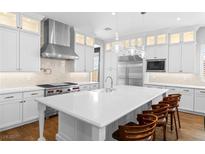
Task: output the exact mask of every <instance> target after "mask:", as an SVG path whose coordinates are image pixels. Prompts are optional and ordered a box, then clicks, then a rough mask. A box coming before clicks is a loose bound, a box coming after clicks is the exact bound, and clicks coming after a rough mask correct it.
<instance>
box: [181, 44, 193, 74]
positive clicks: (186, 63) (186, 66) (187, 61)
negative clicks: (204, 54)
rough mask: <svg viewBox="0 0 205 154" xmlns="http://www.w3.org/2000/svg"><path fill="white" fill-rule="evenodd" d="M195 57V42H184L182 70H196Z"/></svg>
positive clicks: (186, 71)
mask: <svg viewBox="0 0 205 154" xmlns="http://www.w3.org/2000/svg"><path fill="white" fill-rule="evenodd" d="M195 57H196V45H195V43H184V44H182V71H183V72H184V73H194V72H195Z"/></svg>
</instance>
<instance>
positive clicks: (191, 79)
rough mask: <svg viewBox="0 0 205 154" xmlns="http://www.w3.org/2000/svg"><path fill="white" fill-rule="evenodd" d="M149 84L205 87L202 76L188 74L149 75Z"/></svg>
mask: <svg viewBox="0 0 205 154" xmlns="http://www.w3.org/2000/svg"><path fill="white" fill-rule="evenodd" d="M147 76H148V77H147V82H157V83H173V84H185V85H198V86H200V85H201V86H205V82H203V80H202V79H201V78H200V76H198V75H195V74H187V73H147Z"/></svg>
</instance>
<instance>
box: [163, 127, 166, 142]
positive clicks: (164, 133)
mask: <svg viewBox="0 0 205 154" xmlns="http://www.w3.org/2000/svg"><path fill="white" fill-rule="evenodd" d="M166 128H167V125H165V126H164V127H163V135H164V141H166V140H167V137H166Z"/></svg>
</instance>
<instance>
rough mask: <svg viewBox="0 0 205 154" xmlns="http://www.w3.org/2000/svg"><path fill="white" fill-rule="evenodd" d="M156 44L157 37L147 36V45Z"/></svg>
mask: <svg viewBox="0 0 205 154" xmlns="http://www.w3.org/2000/svg"><path fill="white" fill-rule="evenodd" d="M154 44H155V37H154V36H147V46H150V45H154Z"/></svg>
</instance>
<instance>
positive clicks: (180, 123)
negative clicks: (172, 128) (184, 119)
mask: <svg viewBox="0 0 205 154" xmlns="http://www.w3.org/2000/svg"><path fill="white" fill-rule="evenodd" d="M176 109H177V119H178V124H179V128H181V122H180V117H179V109H178V107H177V108H176Z"/></svg>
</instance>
